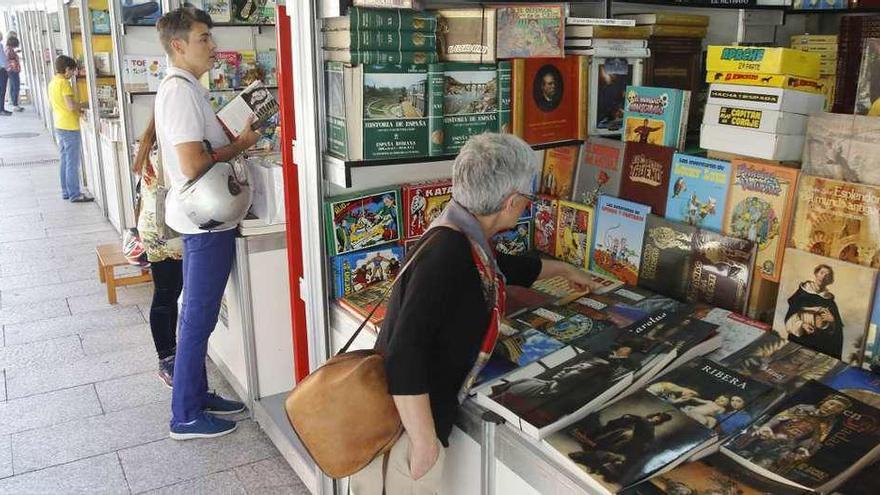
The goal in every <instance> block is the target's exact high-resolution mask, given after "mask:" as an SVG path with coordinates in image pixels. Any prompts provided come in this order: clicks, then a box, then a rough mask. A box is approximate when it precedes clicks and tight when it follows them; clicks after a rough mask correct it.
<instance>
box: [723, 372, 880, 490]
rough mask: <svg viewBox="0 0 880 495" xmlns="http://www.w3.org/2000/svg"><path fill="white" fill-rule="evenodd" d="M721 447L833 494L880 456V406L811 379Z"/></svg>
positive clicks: (774, 476) (754, 465)
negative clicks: (874, 406) (871, 404)
mask: <svg viewBox="0 0 880 495" xmlns="http://www.w3.org/2000/svg"><path fill="white" fill-rule="evenodd" d="M721 451H722V453H724V455H726V456H728V457H730V458H731V459H733V460H735V461H736V462H738V463H740V464H742V465H743V466H745V467H746V468H748V469H750V470H752V471H754V472H756V473H758V474H760V475H762V476H765V477H767V478H770V479H771V480H774V481H777V482H780V483H786V484H789V485H791V486H793V487H795V488H800V489H804V490H812V491H815V492H818V493H827V492H829V491H831V490H833V489H834V488H836V487H837V486H839V485H841V484H842V483H844V482H845V481H846V480H847V479H848V478H850V477H852V476H853V475H855V473H856V472H858V470H859V469H861V468H863V467H865V466H867V465H869V464H871V463H872V462H873V461H874V460H876V458H877V457H878V456H880V411H878V410H877V409H875V408H873V407H871V406H869V405H867V404H865V403H863V402H861V401H859V400H858V399H855V398H853V397H850V396H848V395H846V394H843V393H841V392H838V391H836V390H834V389H833V388H830V387H828V386H826V385H823V384H821V383H819V382H816V381H809V382H807V383H805V384H804V386H803V387H801V388H800V389H799V390H797V391H796V392H795V393H794V394H792V395H791V396H789V397H787V398H786V399H784V400H783V401H781V402H780V403H779V404H777V405H776V406H774V407H773V408H772V409H771V410H770V411H768V412H767V413H766V414H764V415H763V416H761V418H760V419H758V420H757V421H756V422H755V423H754V424H753V425H752V426H751V427H749V428H748V430H746V431H744V432H742V433H740V434H739V435H737V436H735V437H733V438H732V439H730V440H729V441H727V442H725V444H724V445H723V446H722V447H721Z"/></svg>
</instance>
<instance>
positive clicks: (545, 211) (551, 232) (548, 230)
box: [532, 196, 558, 256]
mask: <svg viewBox="0 0 880 495" xmlns="http://www.w3.org/2000/svg"><path fill="white" fill-rule="evenodd" d="M532 208H533V211H534V213H533V216H534V223H533V238H532V239H533V242H532V245H533V246H534V247H535V249H536V250H538V251H540V252H542V253H544V254H549V255H550V256H556V213H557V210H558V204H557V200H556V198H551V197H549V196H538V198H537V199H536V200H535V202H534V204H533V205H532Z"/></svg>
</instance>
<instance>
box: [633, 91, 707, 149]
mask: <svg viewBox="0 0 880 495" xmlns="http://www.w3.org/2000/svg"><path fill="white" fill-rule="evenodd" d="M690 99H691V94H690V91H683V90H680V89H669V88H652V87H649V86H627V88H626V100H625V101H624V107H623V140H624V141H634V142H637V143H649V144H656V145H660V146H670V147H673V148H678V149H683V148H684V139H685V137H686V135H687V123H688V112H689V111H690Z"/></svg>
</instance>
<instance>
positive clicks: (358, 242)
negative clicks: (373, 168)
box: [324, 188, 402, 256]
mask: <svg viewBox="0 0 880 495" xmlns="http://www.w3.org/2000/svg"><path fill="white" fill-rule="evenodd" d="M399 205H400V189H398V188H392V189H384V188H383V189H374V190H371V191H363V192H359V193H355V194H348V195H344V196H336V197H332V198H328V199H327V200H326V201H325V203H324V215H325V216H324V217H325V218H326V222H327V223H326V225H325V231H326V235H327V251H328V252H329V254H330V256H335V255H337V254H343V253H350V252H352V251H360V250H362V249H367V248H370V247H373V246H379V245H382V244H389V243H397V242H400V240H401V238H402V237H401V231H400V208H399Z"/></svg>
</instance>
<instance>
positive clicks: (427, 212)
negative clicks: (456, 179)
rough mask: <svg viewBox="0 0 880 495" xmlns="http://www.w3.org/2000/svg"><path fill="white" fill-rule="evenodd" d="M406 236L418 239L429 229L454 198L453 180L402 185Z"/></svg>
mask: <svg viewBox="0 0 880 495" xmlns="http://www.w3.org/2000/svg"><path fill="white" fill-rule="evenodd" d="M401 195H402V197H403V221H404V224H405V227H404V233H405V234H404V237H405V238H406V239H416V238H418V237H421V236H422V234H424V233H425V231H426V230H428V227H429V226H430V225H431V222H433V221H434V220H435V219H436V218H437V217H438V216H440V213H442V212H443V209H444V208H446V204H447V203H449V200H451V199H452V180H451V179H442V180H436V181H425V182H415V183H411V184H404V185H403V186H401Z"/></svg>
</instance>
